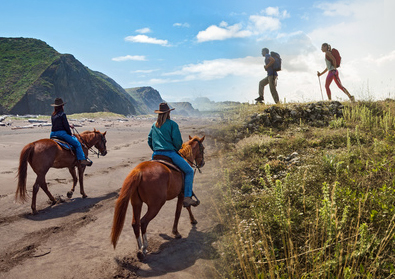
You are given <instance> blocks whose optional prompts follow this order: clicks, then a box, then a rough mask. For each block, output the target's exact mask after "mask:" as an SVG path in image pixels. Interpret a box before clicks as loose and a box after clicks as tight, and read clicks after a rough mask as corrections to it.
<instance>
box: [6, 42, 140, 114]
mask: <svg viewBox="0 0 395 279" xmlns="http://www.w3.org/2000/svg"><path fill="white" fill-rule="evenodd" d="M38 42H39V43H38ZM2 46H3V47H2ZM48 48H51V47H50V46H48V45H47V44H45V43H43V42H41V41H39V40H35V39H24V38H14V39H13V38H6V39H5V38H2V40H0V49H1V50H2V51H3V53H2V54H1V56H0V59H1V62H3V61H4V63H2V64H3V65H4V64H7V65H8V66H9V67H7V69H6V70H7V72H6V74H4V77H2V78H1V79H0V83H1V84H0V97H1V98H0V102H1V103H0V110H1V111H0V113H3V114H5V113H10V114H45V115H48V114H51V113H52V111H53V107H51V106H50V104H52V103H53V101H54V99H55V98H56V97H60V98H62V99H63V100H64V101H65V102H67V103H68V106H67V113H81V112H99V111H109V112H115V113H120V114H124V115H130V114H132V115H133V114H137V111H136V108H135V106H136V105H137V102H136V101H135V100H134V99H133V97H132V96H130V95H129V94H127V93H126V91H125V90H124V89H123V88H122V87H121V86H119V85H118V84H117V83H116V82H115V81H114V80H112V79H111V78H109V77H107V76H106V75H104V74H102V73H99V72H94V71H92V70H90V69H89V68H87V67H85V66H84V65H83V64H82V63H81V62H79V61H78V60H77V59H75V58H74V56H72V55H70V54H59V53H57V52H56V51H53V53H54V55H53V56H51V59H47V60H46V61H45V64H44V63H43V62H42V61H43V58H42V56H39V55H38V53H42V52H43V50H46V51H47V50H48ZM51 49H52V48H51ZM52 50H53V49H52ZM4 52H6V53H4ZM7 53H9V54H7ZM49 53H50V55H52V54H51V53H52V52H49ZM47 56H48V55H47ZM21 57H22V58H23V57H24V59H21ZM24 61H29V62H28V63H26V64H25V65H24V64H23V63H24ZM31 65H33V66H31ZM36 65H39V66H40V67H37V66H36ZM43 65H44V66H43ZM15 66H18V67H15ZM26 72H28V73H26ZM27 74H28V75H27ZM27 76H28V78H27ZM21 79H23V81H24V86H23V87H21V86H19V87H18V83H17V81H18V80H21ZM9 84H12V86H9ZM26 84H27V85H28V86H26ZM3 89H4V90H3Z"/></svg>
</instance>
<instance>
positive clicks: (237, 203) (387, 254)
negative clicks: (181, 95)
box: [207, 100, 395, 278]
mask: <svg viewBox="0 0 395 279" xmlns="http://www.w3.org/2000/svg"><path fill="white" fill-rule="evenodd" d="M325 103H326V106H327V107H329V106H330V103H329V102H325ZM343 105H344V107H343V109H342V115H341V117H336V116H333V117H332V118H331V119H329V120H328V121H327V122H325V123H326V124H325V125H314V126H312V125H310V123H314V122H307V121H304V120H303V119H302V118H300V119H299V121H295V119H291V118H284V119H285V120H284V121H283V122H281V124H280V125H278V126H277V127H274V126H267V125H264V123H262V122H259V117H256V115H264V114H265V110H266V111H267V109H268V107H266V106H264V105H259V106H251V105H240V106H239V107H237V108H235V109H233V110H231V111H228V113H227V118H224V119H226V120H224V121H223V122H222V123H220V124H219V125H218V127H216V128H213V129H211V130H209V131H207V135H208V136H211V137H213V138H214V139H215V143H216V146H217V148H218V150H219V151H218V154H216V155H217V156H218V158H219V161H220V164H219V166H218V167H219V169H218V170H219V171H220V172H221V175H220V177H221V178H220V180H219V181H218V183H217V185H216V186H217V188H218V197H217V199H219V200H220V201H221V202H219V203H218V205H217V212H219V214H218V219H219V222H221V223H222V230H221V231H222V235H221V238H220V240H219V241H218V242H217V243H216V245H217V248H218V249H219V250H220V251H219V253H220V254H221V258H220V261H221V262H222V264H221V265H219V267H218V269H219V274H223V277H224V278H394V277H393V276H395V256H394V255H395V176H394V173H395V102H394V101H393V100H386V101H380V102H370V101H366V102H358V103H353V104H350V103H345V104H343ZM287 106H288V105H278V106H275V107H276V108H278V109H280V108H284V107H287ZM323 106H325V105H323ZM288 120H289V121H288ZM254 121H257V122H256V124H257V125H258V126H259V128H256V129H253V130H251V129H250V128H249V127H250V126H251V124H252V122H254Z"/></svg>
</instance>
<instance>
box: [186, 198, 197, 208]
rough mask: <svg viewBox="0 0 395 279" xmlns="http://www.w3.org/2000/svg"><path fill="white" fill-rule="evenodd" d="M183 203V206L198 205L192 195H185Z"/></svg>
mask: <svg viewBox="0 0 395 279" xmlns="http://www.w3.org/2000/svg"><path fill="white" fill-rule="evenodd" d="M183 205H184V207H188V206H191V205H192V206H198V205H199V203H198V202H197V201H195V200H193V199H192V197H185V198H184V201H183Z"/></svg>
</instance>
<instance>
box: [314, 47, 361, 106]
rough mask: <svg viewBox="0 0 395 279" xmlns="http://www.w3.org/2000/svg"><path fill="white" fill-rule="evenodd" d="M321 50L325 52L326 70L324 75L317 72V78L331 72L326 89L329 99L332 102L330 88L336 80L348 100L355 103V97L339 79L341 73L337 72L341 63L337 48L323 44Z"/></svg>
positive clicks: (327, 78)
mask: <svg viewBox="0 0 395 279" xmlns="http://www.w3.org/2000/svg"><path fill="white" fill-rule="evenodd" d="M321 50H322V52H325V63H326V69H325V70H324V71H323V72H322V73H320V72H319V71H317V76H318V78H319V77H320V76H322V75H323V74H325V73H326V72H327V71H329V73H328V75H327V77H326V82H325V89H326V94H327V95H328V99H329V100H332V95H331V90H330V88H329V86H330V85H331V83H332V81H333V80H335V83H336V85H337V86H338V87H339V88H340V89H341V90H342V91H343V92H344V93H345V94H346V95H347V96H348V98H350V100H351V101H352V102H354V101H355V98H354V96H351V94H350V93H349V92H348V91H347V89H346V88H345V87H344V86H343V85H342V83H341V81H340V78H339V71H338V70H337V68H338V67H340V62H341V57H340V54H339V51H337V49H335V48H333V49H332V48H331V46H330V45H329V44H327V43H323V44H322V46H321Z"/></svg>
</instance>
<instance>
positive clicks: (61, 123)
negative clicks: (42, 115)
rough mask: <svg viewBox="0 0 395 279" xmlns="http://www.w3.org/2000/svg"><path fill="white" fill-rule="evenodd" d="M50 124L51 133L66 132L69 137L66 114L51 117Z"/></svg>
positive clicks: (60, 113)
mask: <svg viewBox="0 0 395 279" xmlns="http://www.w3.org/2000/svg"><path fill="white" fill-rule="evenodd" d="M51 122H52V130H51V131H52V132H56V131H61V130H64V131H66V133H67V134H69V135H71V129H70V125H69V121H67V117H66V114H65V113H64V112H63V111H61V112H59V113H57V114H55V115H52V116H51Z"/></svg>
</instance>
